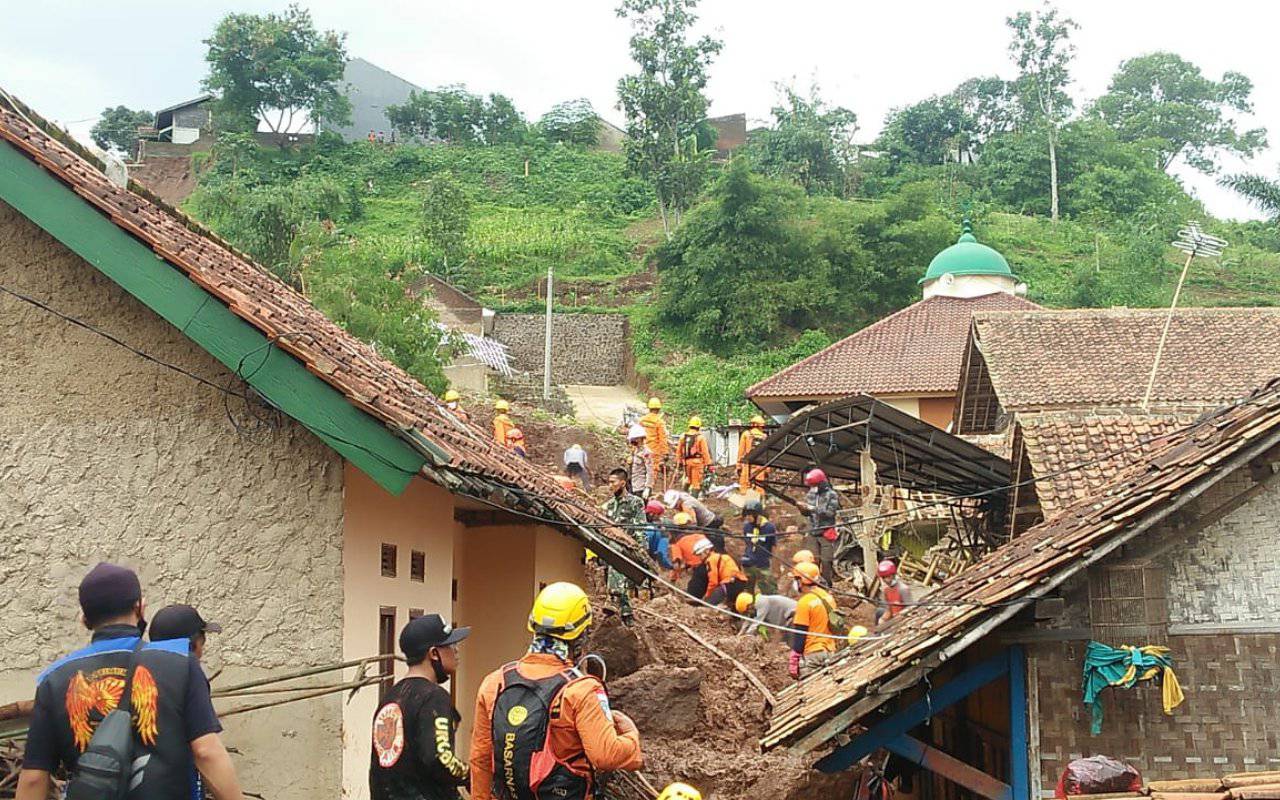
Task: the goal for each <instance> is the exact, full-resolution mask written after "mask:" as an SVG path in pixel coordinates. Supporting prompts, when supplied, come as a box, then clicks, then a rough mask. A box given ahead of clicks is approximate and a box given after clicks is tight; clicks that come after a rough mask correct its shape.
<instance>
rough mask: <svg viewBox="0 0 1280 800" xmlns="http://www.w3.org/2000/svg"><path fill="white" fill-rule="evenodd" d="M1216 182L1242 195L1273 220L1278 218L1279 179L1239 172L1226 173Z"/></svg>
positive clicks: (1279, 206)
mask: <svg viewBox="0 0 1280 800" xmlns="http://www.w3.org/2000/svg"><path fill="white" fill-rule="evenodd" d="M1218 182H1219V183H1220V184H1221V185H1223V186H1225V187H1227V188H1228V189H1232V190H1234V191H1235V192H1237V193H1238V194H1240V195H1242V196H1243V197H1244V198H1245V199H1246V200H1248V201H1249V202H1251V203H1253V204H1254V205H1255V206H1257V207H1258V208H1259V209H1261V210H1262V211H1263V212H1265V213H1266V214H1267V215H1268V216H1270V217H1271V218H1272V219H1273V220H1280V180H1272V179H1270V178H1264V177H1263V176H1261V175H1252V174H1249V173H1239V174H1236V175H1228V176H1226V177H1224V178H1222V179H1221V180H1220V181H1218Z"/></svg>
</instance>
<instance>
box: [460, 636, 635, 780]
mask: <svg viewBox="0 0 1280 800" xmlns="http://www.w3.org/2000/svg"><path fill="white" fill-rule="evenodd" d="M517 664H518V666H517V667H516V669H517V670H518V671H519V672H520V674H521V675H523V676H524V677H526V678H531V679H533V680H538V679H541V678H549V677H551V676H552V675H555V674H556V673H558V672H563V671H564V670H566V669H569V668H571V667H572V666H573V665H572V664H570V663H568V662H565V661H561V660H560V659H558V658H556V657H555V656H553V655H547V654H544V653H529V654H526V655H525V656H524V657H523V658H521V659H520V660H519V661H518V662H517ZM500 688H502V670H501V669H496V670H494V671H493V672H490V673H489V674H488V675H487V676H486V677H485V679H484V682H483V683H481V684H480V693H479V694H478V695H477V696H476V712H475V717H474V720H475V728H474V729H473V730H472V732H471V800H493V771H494V769H493V705H494V703H495V702H496V701H497V698H498V690H499V689H500ZM608 705H609V698H608V695H606V694H605V690H604V684H602V683H600V681H599V680H597V679H596V678H593V677H585V678H580V679H578V680H575V681H572V682H570V683H569V684H568V685H566V686H565V687H564V689H563V690H561V692H560V695H559V697H558V698H557V700H556V701H555V702H554V703H553V704H552V706H553V707H552V709H551V711H552V715H551V722H550V737H551V748H552V751H553V752H554V753H555V755H556V756H558V757H559V758H560V759H562V760H563V761H565V762H566V763H567V764H568V765H569V767H570V769H572V770H573V771H575V772H577V773H578V774H580V775H587V774H590V771H591V770H592V769H594V770H595V771H597V772H614V771H617V770H638V769H640V768H641V767H642V766H643V765H644V757H643V756H642V754H641V752H640V734H639V732H638V731H636V729H635V725H634V724H631V722H630V720H629V719H627V718H626V717H625V716H624V715H622V714H618V713H616V712H611V711H609V709H608ZM624 719H625V720H626V721H625V722H621V721H620V720H624Z"/></svg>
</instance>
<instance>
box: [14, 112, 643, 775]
mask: <svg viewBox="0 0 1280 800" xmlns="http://www.w3.org/2000/svg"><path fill="white" fill-rule="evenodd" d="M4 96H5V97H8V96H7V95H4ZM0 287H3V289H4V291H0V308H2V309H3V313H2V314H0V372H2V373H3V374H4V375H5V378H6V380H5V391H4V392H3V393H2V394H0V441H3V442H4V443H5V447H4V448H0V474H3V475H4V476H5V477H4V491H3V492H0V546H2V547H3V549H4V551H5V553H6V554H7V555H6V558H5V567H6V579H5V589H6V592H5V595H4V598H3V599H2V600H0V610H3V614H0V617H3V619H5V620H7V622H5V623H0V629H3V632H4V641H5V647H4V650H3V653H0V704H4V703H7V702H10V701H17V700H27V699H29V698H31V697H32V696H33V693H34V689H35V686H34V680H35V677H36V675H37V674H38V672H39V671H40V669H41V668H42V667H44V666H45V665H47V664H48V663H49V662H51V661H52V660H53V659H54V658H56V657H57V656H58V655H60V654H62V653H65V652H68V651H70V650H71V649H73V648H74V647H75V646H77V645H78V644H80V643H82V642H83V641H84V638H85V631H84V629H83V627H82V626H81V624H80V623H79V620H78V609H77V606H76V596H75V586H76V584H77V582H78V580H79V578H80V576H82V575H83V574H84V573H85V571H86V570H87V569H88V568H89V567H91V566H92V565H93V564H94V563H95V562H97V561H100V560H110V561H116V562H120V563H124V564H128V565H130V566H133V567H135V568H136V569H137V570H138V572H139V574H140V576H141V577H142V579H143V581H144V585H145V587H146V592H147V600H148V602H149V606H150V607H151V608H160V607H162V606H164V605H166V604H168V603H173V602H188V603H193V604H195V605H198V606H199V607H200V609H201V610H202V612H205V613H206V614H207V616H208V617H210V618H212V619H217V620H220V621H221V622H222V623H223V624H224V632H223V633H222V634H220V635H218V637H217V638H216V639H214V640H213V641H212V642H211V646H210V651H209V656H210V659H211V661H212V663H211V665H210V667H211V671H213V670H216V671H217V672H218V676H219V677H217V678H215V683H214V688H215V689H216V688H218V687H220V686H226V685H228V684H229V683H231V684H234V683H237V682H240V681H249V680H254V679H258V678H262V677H270V676H272V675H278V674H279V673H280V672H281V671H282V670H297V669H306V668H311V667H319V666H325V665H332V664H337V663H341V662H345V661H348V660H352V659H360V658H370V657H373V656H376V655H379V654H384V653H390V652H394V651H395V650H396V649H397V645H396V635H397V633H398V632H399V630H400V628H401V627H403V625H404V624H405V623H406V622H408V620H409V619H410V618H411V617H413V616H414V615H417V614H422V613H424V612H427V613H430V612H436V613H440V614H442V615H443V616H445V617H446V619H452V620H453V621H454V622H456V623H457V624H474V626H475V628H474V632H473V634H472V636H471V637H470V639H468V641H467V652H466V657H465V658H464V659H463V662H462V668H461V670H460V671H459V673H458V676H457V680H456V681H455V685H454V686H453V687H452V688H453V690H454V691H455V692H456V693H457V695H458V696H459V697H464V698H465V697H472V696H474V694H475V692H476V690H477V687H478V685H479V682H480V680H481V679H482V677H483V676H484V675H485V674H486V673H487V672H488V671H489V670H491V669H493V668H495V667H497V666H499V665H500V664H502V663H503V662H505V661H507V660H509V659H511V658H513V657H514V656H516V655H518V654H519V653H521V652H523V650H524V649H525V647H526V646H527V644H528V633H527V631H526V630H525V624H526V620H527V614H528V609H529V604H530V602H531V601H532V598H533V596H534V594H535V593H536V592H537V589H538V587H539V585H541V584H543V583H546V582H550V581H555V580H578V581H581V580H583V578H584V575H583V566H582V561H583V548H584V546H585V547H590V548H591V550H592V551H594V552H595V553H597V554H598V555H599V556H600V557H601V558H602V559H604V560H606V561H608V562H611V563H614V564H615V565H616V566H618V568H619V569H621V570H623V571H624V572H625V571H627V570H630V571H631V572H632V574H633V577H635V578H637V579H640V578H642V577H643V576H642V575H641V574H640V573H639V572H636V571H635V568H634V566H633V565H634V563H636V562H642V561H643V559H644V554H643V553H642V552H640V551H638V550H636V549H635V545H634V543H633V542H632V541H631V537H630V536H629V535H627V534H624V533H623V532H621V531H619V530H618V529H616V528H613V527H611V526H610V525H609V523H608V521H607V520H606V519H605V518H604V517H603V516H602V515H601V514H600V513H599V512H598V511H596V510H595V509H594V508H592V507H591V506H590V505H589V504H586V503H584V502H583V501H581V500H579V499H578V498H577V497H576V496H574V495H571V494H569V493H567V492H565V491H564V490H563V489H562V488H561V487H560V486H559V485H558V484H557V483H556V481H555V480H554V478H553V477H552V476H551V475H549V474H545V473H542V472H540V471H539V470H538V469H537V468H536V467H534V466H532V465H530V464H529V463H528V462H526V461H524V460H523V459H520V458H518V457H517V456H515V455H513V454H512V453H510V452H509V451H507V450H506V449H505V448H502V447H499V446H497V445H495V444H493V442H492V441H491V437H490V436H489V435H488V434H487V432H486V431H484V430H481V429H479V428H477V427H475V426H473V425H469V424H466V423H463V422H461V421H460V420H458V419H457V418H455V417H454V416H453V415H452V414H450V413H448V412H447V411H446V410H445V409H444V408H443V406H442V405H441V404H440V403H439V402H438V401H437V400H436V398H435V397H433V396H432V395H431V394H430V392H428V391H427V390H426V389H425V388H424V387H422V386H421V385H420V384H419V383H417V382H416V381H415V380H414V379H413V378H412V377H410V376H409V375H408V374H406V373H405V372H404V371H403V370H401V369H399V368H398V367H396V366H395V365H393V364H391V363H390V362H388V361H387V360H386V359H384V358H383V357H381V356H380V355H378V353H377V352H376V350H374V348H372V347H370V346H369V345H367V344H365V343H363V342H361V341H359V340H357V339H355V338H354V337H352V336H350V335H349V334H347V333H346V332H345V331H344V330H342V329H341V328H340V327H339V326H338V325H336V324H335V323H333V322H332V321H331V320H329V319H328V318H327V317H325V316H324V315H323V314H322V313H321V312H319V311H318V310H317V309H315V308H314V307H312V306H311V305H310V303H309V302H308V301H307V300H306V299H305V298H304V297H303V296H302V295H300V294H298V293H297V292H295V291H294V290H293V289H291V288H290V287H288V286H287V285H285V284H284V283H282V282H281V281H279V280H278V279H276V278H275V277H273V276H272V275H271V274H270V273H269V272H268V271H266V270H265V269H263V268H261V267H260V266H258V265H256V264H254V263H252V262H251V261H249V260H248V258H247V257H246V256H244V255H243V254H241V253H238V252H237V251H235V250H234V249H233V248H231V247H230V246H228V245H227V244H226V243H224V242H222V241H220V240H219V239H218V238H217V237H216V236H214V235H212V234H210V233H208V232H207V231H205V230H204V229H202V228H201V227H200V226H199V225H197V224H196V223H195V222H194V221H192V220H191V219H189V218H187V217H185V216H184V215H182V214H181V213H180V212H177V211H174V210H173V209H171V208H170V207H168V206H165V205H164V204H162V203H161V202H159V201H157V200H155V199H154V197H153V196H152V195H150V193H148V192H146V191H145V190H144V189H142V188H141V187H139V186H137V185H136V184H130V185H129V187H128V188H119V187H117V186H115V185H113V184H112V183H110V182H109V181H108V180H107V178H106V177H105V175H104V174H103V172H102V165H101V164H100V163H98V162H96V161H95V160H94V159H93V157H92V156H91V155H90V154H89V153H88V152H87V151H86V150H84V149H83V148H81V147H79V146H78V145H76V144H75V143H74V142H72V141H71V140H70V139H69V138H67V137H66V136H64V135H62V134H61V133H60V132H59V131H57V129H56V128H53V127H52V126H49V125H48V124H47V123H43V122H42V121H39V118H38V117H37V116H36V114H35V113H34V112H32V111H31V110H30V109H28V108H26V107H24V106H21V105H17V104H13V105H11V104H9V103H8V102H7V101H2V102H0ZM76 323H82V324H76ZM86 326H87V327H86ZM120 343H124V345H125V346H121V344H120ZM623 554H626V556H625V557H624V555H623ZM393 669H395V670H396V671H402V670H403V665H399V666H394V667H393V665H391V664H387V663H379V662H374V664H373V665H371V666H370V671H369V673H362V674H369V675H372V676H374V677H376V676H377V675H378V674H379V673H380V672H381V673H383V674H386V675H388V676H390V674H391V672H392V670H393ZM336 674H339V673H330V674H329V677H327V678H326V677H323V676H321V678H320V680H323V681H333V680H334V677H335V676H336ZM340 674H342V675H343V681H352V680H354V679H355V672H354V670H353V669H348V670H346V672H345V673H340ZM334 682H337V681H334ZM304 685H305V684H304ZM312 685H315V684H314V682H313V683H312ZM377 697H378V689H377V688H376V685H372V686H369V687H368V688H364V689H362V690H360V691H359V692H357V693H355V694H354V695H353V696H350V697H349V696H348V693H347V692H343V693H342V694H327V695H324V696H322V697H314V698H311V699H307V700H300V701H299V702H294V703H289V704H286V705H281V706H278V707H275V708H270V709H263V710H259V711H253V712H250V713H247V714H244V715H239V716H230V717H228V718H227V719H226V728H227V731H226V740H227V743H228V744H229V745H230V746H232V747H234V748H236V750H237V751H238V755H237V756H236V759H237V766H238V769H239V770H240V773H241V776H242V778H243V781H244V785H245V786H246V787H249V788H251V789H252V790H254V791H256V792H259V793H261V794H263V795H264V796H269V797H274V798H282V799H283V800H291V799H292V798H312V797H334V796H338V794H339V793H341V794H342V796H344V797H348V798H353V799H354V800H359V798H361V797H367V796H368V795H367V775H368V769H369V730H370V729H369V725H370V720H371V718H372V714H373V711H374V709H375V707H376V704H377ZM236 702H237V701H235V700H231V701H227V700H220V701H219V709H220V710H221V711H224V712H225V711H226V710H228V708H229V707H231V706H234V705H235V704H236ZM244 702H245V701H243V700H242V701H239V703H240V704H241V705H243V704H244ZM459 741H460V742H466V741H467V739H466V736H465V735H464V736H461V737H460V738H459ZM282 764H286V765H288V769H281V765H282Z"/></svg>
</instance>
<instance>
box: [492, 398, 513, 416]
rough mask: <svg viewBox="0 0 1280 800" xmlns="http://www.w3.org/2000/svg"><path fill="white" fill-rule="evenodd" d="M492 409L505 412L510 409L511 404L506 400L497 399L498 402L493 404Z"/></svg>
mask: <svg viewBox="0 0 1280 800" xmlns="http://www.w3.org/2000/svg"><path fill="white" fill-rule="evenodd" d="M493 410H494V411H501V412H502V413H504V414H505V413H507V412H508V411H510V410H511V404H510V403H508V402H507V401H506V400H499V401H498V402H496V403H494V404H493Z"/></svg>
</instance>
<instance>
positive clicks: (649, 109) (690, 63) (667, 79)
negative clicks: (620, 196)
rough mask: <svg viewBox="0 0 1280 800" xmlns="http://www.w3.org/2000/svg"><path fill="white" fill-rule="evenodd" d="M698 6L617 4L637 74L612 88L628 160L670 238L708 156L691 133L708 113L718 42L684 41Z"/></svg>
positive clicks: (693, 1)
mask: <svg viewBox="0 0 1280 800" xmlns="http://www.w3.org/2000/svg"><path fill="white" fill-rule="evenodd" d="M697 5H698V1H697V0H623V2H622V4H621V5H620V6H618V9H617V14H618V16H619V17H623V18H629V19H630V20H631V26H632V30H633V33H632V36H631V39H630V51H631V58H632V60H634V61H635V62H636V65H637V67H638V68H639V70H638V71H637V72H636V73H634V74H632V75H626V76H624V77H623V78H622V79H621V80H619V81H618V98H619V105H620V106H621V108H622V110H623V112H624V113H625V114H626V117H627V143H626V149H627V160H628V163H629V164H630V165H631V168H632V169H633V170H634V171H635V172H636V173H637V174H639V175H640V176H641V177H643V178H645V179H646V180H648V181H649V182H650V183H651V184H652V185H653V187H654V193H655V194H656V196H657V199H658V211H659V213H660V214H661V216H662V226H663V230H664V231H665V232H666V234H667V236H668V238H669V237H670V236H671V232H672V229H673V228H674V227H676V226H679V224H680V216H681V214H682V213H683V212H684V210H685V209H687V208H688V207H689V206H690V205H691V204H692V203H693V201H694V200H695V199H696V198H697V196H698V194H699V192H700V191H701V190H702V185H703V182H704V181H705V177H706V161H707V158H708V156H709V153H708V152H705V151H699V149H698V146H697V129H698V125H699V123H700V122H701V121H702V120H703V118H704V117H706V114H707V98H706V97H705V96H704V95H703V93H702V92H703V90H704V89H705V88H706V85H707V68H708V67H709V66H710V65H711V59H712V58H713V57H714V56H715V55H716V54H717V53H719V52H720V49H721V47H722V44H721V42H719V41H717V40H715V39H713V38H711V37H710V36H702V37H700V38H698V39H696V40H692V41H691V40H690V31H691V30H692V28H693V25H694V24H695V23H696V22H697V20H698V17H697V15H696V14H694V9H695V8H696V7H697Z"/></svg>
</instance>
